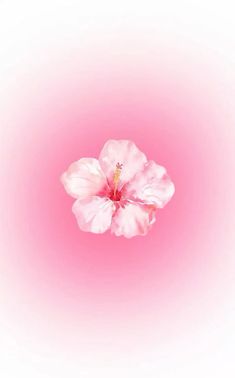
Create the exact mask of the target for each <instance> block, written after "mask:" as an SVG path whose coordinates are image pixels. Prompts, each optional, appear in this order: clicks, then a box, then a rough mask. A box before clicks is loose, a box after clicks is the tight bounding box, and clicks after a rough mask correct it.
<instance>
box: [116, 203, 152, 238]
mask: <svg viewBox="0 0 235 378" xmlns="http://www.w3.org/2000/svg"><path fill="white" fill-rule="evenodd" d="M154 222H155V209H153V207H152V206H145V205H141V204H138V203H134V202H128V201H127V202H126V203H125V204H124V205H123V206H121V207H119V209H118V210H117V211H116V213H115V215H114V217H113V221H112V226H111V232H112V233H114V234H115V235H116V236H121V235H122V236H125V237H126V238H132V237H133V236H137V235H146V234H147V232H148V231H149V230H150V228H151V226H152V224H153V223H154Z"/></svg>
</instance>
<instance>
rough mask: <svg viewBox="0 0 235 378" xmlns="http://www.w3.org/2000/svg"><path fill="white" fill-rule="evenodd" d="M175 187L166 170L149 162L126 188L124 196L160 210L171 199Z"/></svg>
mask: <svg viewBox="0 0 235 378" xmlns="http://www.w3.org/2000/svg"><path fill="white" fill-rule="evenodd" d="M174 192H175V187H174V184H173V182H172V181H171V179H170V177H169V176H168V175H167V173H166V169H165V168H164V167H162V166H160V165H158V164H156V163H155V162H154V161H149V162H148V163H147V164H146V165H145V167H144V169H143V171H142V172H139V173H137V174H136V176H135V177H134V179H133V180H132V181H131V182H130V183H129V184H128V185H127V186H126V196H127V197H129V198H131V199H133V200H136V201H138V200H139V201H143V202H144V203H146V204H152V205H155V206H156V207H159V208H162V207H164V206H165V205H166V203H167V202H168V201H169V200H170V199H171V197H172V196H173V194H174Z"/></svg>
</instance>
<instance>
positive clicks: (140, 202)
mask: <svg viewBox="0 0 235 378" xmlns="http://www.w3.org/2000/svg"><path fill="white" fill-rule="evenodd" d="M61 181H62V183H63V185H64V188H65V190H66V192H67V193H68V194H70V195H71V196H72V197H74V198H76V201H75V202H74V204H73V207H72V211H73V213H74V215H75V217H76V219H77V223H78V226H79V227H80V229H81V230H83V231H89V232H93V233H96V234H100V233H104V232H105V231H107V230H108V229H111V232H112V233H113V234H115V235H116V236H120V235H123V236H125V237H126V238H131V237H133V236H136V235H146V234H147V232H148V231H149V229H150V228H151V226H152V224H153V223H154V222H155V216H156V210H157V209H159V208H163V207H164V206H165V205H166V203H167V202H168V201H169V200H170V199H171V197H172V195H173V194H174V191H175V188H174V184H173V183H172V181H171V180H170V178H169V176H168V175H167V173H166V169H165V168H164V167H162V166H160V165H158V164H156V163H155V162H154V161H148V160H147V158H146V156H145V155H144V153H143V152H141V151H140V150H139V149H138V148H137V146H136V145H135V144H134V143H133V142H131V141H129V140H108V141H107V142H106V143H105V145H104V147H103V149H102V150H101V153H100V156H99V159H95V158H82V159H80V160H78V161H76V162H74V163H72V164H71V165H70V166H69V168H68V170H67V171H66V172H65V173H63V174H62V176H61Z"/></svg>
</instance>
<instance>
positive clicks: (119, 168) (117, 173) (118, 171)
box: [113, 163, 123, 197]
mask: <svg viewBox="0 0 235 378" xmlns="http://www.w3.org/2000/svg"><path fill="white" fill-rule="evenodd" d="M122 166H123V164H120V163H117V165H116V169H115V171H114V176H113V183H114V197H115V196H116V192H117V187H118V183H119V179H120V176H121V171H122Z"/></svg>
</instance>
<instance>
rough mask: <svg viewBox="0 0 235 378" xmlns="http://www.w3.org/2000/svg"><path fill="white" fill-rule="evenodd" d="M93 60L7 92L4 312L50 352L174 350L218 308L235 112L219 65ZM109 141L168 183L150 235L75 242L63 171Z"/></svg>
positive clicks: (36, 75)
mask: <svg viewBox="0 0 235 378" xmlns="http://www.w3.org/2000/svg"><path fill="white" fill-rule="evenodd" d="M89 54H90V55H89ZM89 54H88V56H89V58H91V59H88V56H86V57H85V58H82V59H81V56H79V54H77V56H73V57H72V59H71V60H70V61H71V62H72V63H69V62H67V64H66V65H64V64H62V63H61V64H59V65H57V66H56V67H55V66H54V65H53V64H52V65H48V66H47V67H46V68H44V69H43V70H41V71H40V69H38V70H36V69H35V71H32V73H28V74H27V75H26V76H25V74H24V72H23V71H22V72H20V73H19V74H18V76H17V81H16V83H17V84H16V83H14V84H13V85H12V87H10V88H9V89H8V97H9V99H10V98H11V101H10V100H9V99H7V100H8V101H9V103H8V105H7V107H6V108H5V113H4V114H3V115H2V118H3V121H4V122H5V124H6V125H8V126H9V128H8V129H7V130H6V131H5V134H4V135H5V139H4V142H5V143H4V147H3V149H2V153H1V154H2V156H3V158H4V164H3V165H2V175H3V176H2V177H3V183H2V188H1V193H2V196H1V205H2V209H3V210H2V214H3V217H2V222H3V225H4V235H3V239H2V240H3V243H4V252H7V253H6V254H3V256H4V258H2V260H4V264H5V265H4V266H5V267H6V268H7V269H6V271H7V274H6V280H7V281H8V280H9V282H10V284H9V285H10V287H11V290H12V293H14V295H10V292H9V297H8V301H7V306H6V311H8V312H9V314H10V315H9V319H10V318H11V317H13V318H14V319H15V311H17V322H19V324H22V327H23V329H25V328H26V329H27V330H28V332H29V333H30V332H32V331H33V333H34V334H38V337H43V335H44V336H45V335H47V338H48V339H49V340H50V342H52V344H55V345H56V347H57V348H64V347H65V348H66V345H67V344H66V342H67V343H68V342H74V343H75V339H76V337H77V335H78V334H79V337H80V340H81V339H82V340H86V341H87V340H88V341H89V340H94V339H96V337H97V338H98V339H100V338H101V339H103V340H109V341H110V340H111V339H112V338H116V339H118V338H120V340H123V339H124V338H125V340H126V341H125V342H127V344H128V338H130V339H131V340H132V341H133V339H138V338H139V337H141V340H142V342H143V343H144V342H145V341H146V340H149V339H151V338H155V337H156V335H157V337H159V338H161V337H162V336H163V335H164V337H165V338H166V339H167V338H172V337H173V338H174V337H175V336H177V335H179V334H182V332H190V331H192V329H195V328H197V327H199V326H204V325H206V324H207V322H209V321H210V320H211V317H212V316H213V309H214V306H215V305H218V303H219V302H220V301H223V293H222V292H221V291H219V290H218V288H219V286H220V284H221V280H222V281H223V280H224V278H222V277H221V276H220V267H221V261H222V260H223V248H224V247H225V246H226V243H230V240H231V239H229V238H230V237H231V230H230V228H229V227H230V226H229V225H230V223H231V216H232V215H231V210H230V209H231V201H233V203H234V200H233V197H232V193H233V190H232V186H231V185H230V182H229V179H230V173H231V170H232V166H233V160H232V145H233V144H232V143H233V138H234V136H232V137H231V135H232V134H230V133H229V132H227V133H226V132H224V123H225V121H226V122H227V124H228V125H230V124H231V114H230V113H229V110H228V108H227V107H226V105H225V101H224V99H223V96H221V93H220V89H221V86H220V81H219V79H218V73H219V74H221V72H220V67H219V66H217V65H216V66H215V65H214V66H213V65H211V60H210V59H209V58H207V59H205V57H203V58H202V60H201V61H199V59H198V61H196V62H195V60H194V58H195V57H194V56H192V57H189V58H188V60H187V61H186V62H185V60H184V58H185V56H184V54H183V55H182V56H181V55H180V54H179V56H176V57H175V59H174V65H172V63H171V57H170V56H168V53H167V51H162V56H161V59H160V62H159V59H157V57H153V56H151V59H149V57H148V56H146V57H145V59H142V60H140V61H138V59H134V58H133V59H132V58H131V57H128V58H127V59H124V58H123V59H121V58H119V59H118V60H116V59H114V58H113V59H110V58H108V57H106V59H105V58H103V60H99V57H100V56H101V55H102V54H101V53H100V55H97V54H98V53H97V51H95V52H93V55H92V54H91V53H89ZM95 60H96V62H94V63H93V61H95ZM87 62H89V63H87ZM97 62H98V63H97ZM202 68H203V70H202ZM11 95H13V97H11ZM225 96H226V95H225ZM4 117H5V118H4ZM11 125H14V130H13V129H11ZM15 126H17V127H15ZM229 127H230V126H229ZM12 130H13V131H12ZM109 138H112V139H119V138H120V139H121V138H122V139H130V140H133V141H134V142H135V143H136V144H137V145H138V146H139V148H140V149H141V150H142V151H143V152H144V153H145V154H146V155H147V157H148V158H149V159H153V160H155V161H156V162H157V163H159V164H162V165H163V166H165V167H166V168H167V170H168V173H169V175H170V177H171V178H172V180H173V182H174V183H175V187H176V192H175V195H174V197H173V199H172V200H171V202H170V203H169V204H168V205H167V206H166V207H165V208H164V209H163V210H160V211H159V213H158V217H157V222H156V224H155V225H154V227H153V229H152V230H151V232H150V233H149V234H148V235H147V236H146V237H136V238H133V239H131V240H127V239H125V238H116V237H115V236H112V235H110V234H109V233H106V234H104V235H93V234H90V233H84V232H81V231H80V230H79V229H78V227H77V224H76V220H75V218H74V216H73V214H72V212H71V206H72V203H73V199H72V198H70V197H69V196H68V195H67V194H66V193H65V191H64V189H63V187H62V185H61V183H60V180H59V178H60V175H61V173H62V172H63V171H64V170H65V169H66V168H67V167H68V165H69V164H70V163H71V162H73V161H74V160H76V159H79V158H80V157H97V156H98V155H99V152H100V150H101V148H102V146H103V144H104V143H105V141H106V140H107V139H109ZM233 184H234V180H233ZM12 277H14V279H13V280H12ZM225 285H226V283H225ZM186 319H187V320H186ZM61 324H63V325H64V326H61ZM127 330H128V331H127ZM132 332H133V333H132ZM95 335H97V336H95ZM60 337H61V338H62V340H63V343H62V344H60V346H58V339H59V338H60ZM88 341H87V342H88ZM122 342H123V341H122ZM124 344H125V343H124Z"/></svg>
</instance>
